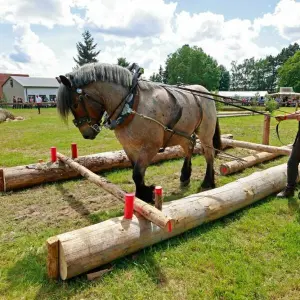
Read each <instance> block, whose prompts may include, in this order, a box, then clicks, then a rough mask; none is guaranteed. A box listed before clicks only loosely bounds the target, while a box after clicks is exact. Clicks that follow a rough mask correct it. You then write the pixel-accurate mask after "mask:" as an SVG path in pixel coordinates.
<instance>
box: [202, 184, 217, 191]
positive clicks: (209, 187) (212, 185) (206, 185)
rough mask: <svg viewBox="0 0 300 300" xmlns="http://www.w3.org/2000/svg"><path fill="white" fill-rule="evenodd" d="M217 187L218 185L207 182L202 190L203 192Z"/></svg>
mask: <svg viewBox="0 0 300 300" xmlns="http://www.w3.org/2000/svg"><path fill="white" fill-rule="evenodd" d="M215 187H216V185H215V184H214V183H213V184H210V183H206V182H203V183H202V184H201V188H202V189H203V190H211V189H214V188H215Z"/></svg>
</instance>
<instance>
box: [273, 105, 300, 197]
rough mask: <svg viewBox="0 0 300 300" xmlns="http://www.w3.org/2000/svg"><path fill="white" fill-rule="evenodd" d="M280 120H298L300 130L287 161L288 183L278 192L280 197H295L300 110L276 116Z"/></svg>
mask: <svg viewBox="0 0 300 300" xmlns="http://www.w3.org/2000/svg"><path fill="white" fill-rule="evenodd" d="M275 119H276V120H277V121H279V122H281V121H283V120H297V121H298V132H297V135H296V138H295V141H294V144H293V149H292V153H291V155H290V157H289V160H288V163H287V184H286V186H285V188H284V189H283V190H282V191H281V192H280V193H279V194H277V197H279V198H285V197H293V196H294V193H295V189H296V184H297V177H298V167H299V163H300V111H296V112H294V113H292V114H289V115H285V116H283V115H280V116H277V117H275Z"/></svg>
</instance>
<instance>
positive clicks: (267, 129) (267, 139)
mask: <svg viewBox="0 0 300 300" xmlns="http://www.w3.org/2000/svg"><path fill="white" fill-rule="evenodd" d="M270 123H271V116H270V114H265V116H264V127H263V138H262V144H263V145H269V143H270Z"/></svg>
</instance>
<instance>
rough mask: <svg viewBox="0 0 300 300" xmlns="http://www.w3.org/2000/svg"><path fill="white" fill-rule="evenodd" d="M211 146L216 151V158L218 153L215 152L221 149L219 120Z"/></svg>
mask: <svg viewBox="0 0 300 300" xmlns="http://www.w3.org/2000/svg"><path fill="white" fill-rule="evenodd" d="M213 146H214V148H215V149H216V151H215V156H217V155H218V153H219V151H217V150H221V149H222V142H221V130H220V125H219V119H217V123H216V129H215V134H214V136H213Z"/></svg>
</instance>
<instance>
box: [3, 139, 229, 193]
mask: <svg viewBox="0 0 300 300" xmlns="http://www.w3.org/2000/svg"><path fill="white" fill-rule="evenodd" d="M222 138H226V141H228V140H230V138H232V134H224V135H222ZM223 146H224V147H225V148H226V142H225V144H224V145H223ZM194 154H201V146H200V144H197V145H196V147H195V149H194ZM183 156H184V152H183V150H182V148H181V147H179V146H175V147H168V148H166V149H165V152H163V153H158V154H157V155H156V156H155V157H154V159H153V161H152V163H157V162H160V161H163V160H167V159H175V158H181V157H183ZM74 161H76V162H77V163H79V164H81V165H83V166H84V167H86V168H88V169H89V170H91V171H92V172H101V171H107V170H112V169H116V168H119V169H121V168H128V167H131V163H130V161H129V159H128V157H127V155H126V154H125V152H124V151H123V150H121V151H112V152H103V153H98V154H92V155H86V156H80V157H78V158H77V159H75V160H74ZM3 173H4V176H3V181H0V192H3V191H5V188H6V191H11V190H17V189H21V188H27V187H31V186H35V185H38V184H43V183H47V182H55V181H60V180H66V179H72V178H78V177H80V176H81V175H80V174H79V173H78V172H77V171H74V170H73V169H71V168H70V167H66V166H65V165H64V164H59V163H51V162H49V163H39V164H31V165H25V166H17V167H11V168H4V169H3ZM0 179H1V174H0ZM1 182H3V184H1ZM3 185H5V186H3Z"/></svg>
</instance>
